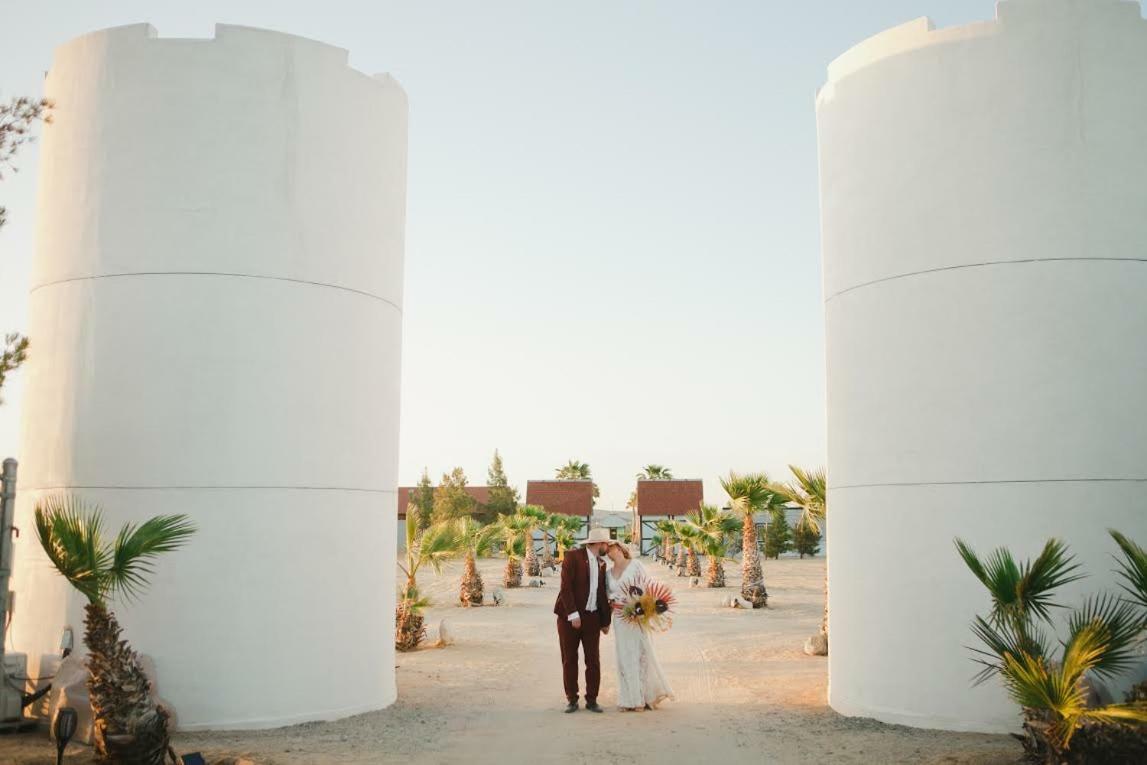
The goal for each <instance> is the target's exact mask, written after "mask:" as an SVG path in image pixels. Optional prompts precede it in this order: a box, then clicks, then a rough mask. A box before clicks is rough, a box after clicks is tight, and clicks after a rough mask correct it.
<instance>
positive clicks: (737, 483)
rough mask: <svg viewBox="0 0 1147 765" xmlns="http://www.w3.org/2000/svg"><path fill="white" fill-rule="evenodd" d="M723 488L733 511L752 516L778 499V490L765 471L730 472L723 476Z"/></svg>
mask: <svg viewBox="0 0 1147 765" xmlns="http://www.w3.org/2000/svg"><path fill="white" fill-rule="evenodd" d="M721 488H722V489H724V490H725V493H726V494H728V495H729V501H730V504H731V506H732V508H733V512H735V513H737V514H738V515H741V516H751V515H753V514H755V513H757V512H759V511H761V510H764V509H766V508H767V507H769V506H770V504H771V503H773V502H775V501H777V499H778V497H777V495H778V493H779V492H778V491H777V489H776V488H775V487H773V486H772V485H771V484H770V481H769V477H768V476H767V475H766V474H765V473H736V472H730V473H729V475H728V476H724V477H722V478H721Z"/></svg>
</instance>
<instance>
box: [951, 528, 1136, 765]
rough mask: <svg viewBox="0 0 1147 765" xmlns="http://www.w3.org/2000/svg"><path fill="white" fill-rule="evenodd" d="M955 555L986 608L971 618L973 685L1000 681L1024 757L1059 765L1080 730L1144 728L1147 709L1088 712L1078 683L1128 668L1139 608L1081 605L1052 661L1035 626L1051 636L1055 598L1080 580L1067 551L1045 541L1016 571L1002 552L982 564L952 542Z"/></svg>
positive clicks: (1106, 600) (1121, 603) (1109, 600)
mask: <svg viewBox="0 0 1147 765" xmlns="http://www.w3.org/2000/svg"><path fill="white" fill-rule="evenodd" d="M1112 536H1113V538H1115V540H1116V542H1117V543H1119V544H1120V547H1121V548H1122V549H1123V550H1124V553H1125V554H1126V553H1127V550H1128V549H1129V548H1128V547H1124V545H1123V542H1122V541H1121V539H1122V540H1123V541H1127V542H1129V540H1126V538H1124V537H1122V535H1116V534H1114V533H1113V534H1112ZM956 548H957V551H958V552H959V554H960V556H961V557H962V558H963V559H964V563H965V564H966V565H967V566H968V569H969V570H970V571H971V572H972V573H973V575H975V577H976V578H977V579H979V580H980V582H981V583H983V585H984V586H985V588H987V590H988V594H989V596H990V599H991V604H992V608H991V612H990V613H989V615H988V617H987V618H985V617H983V616H976V618H975V620H974V621H973V623H972V631H973V633H974V634H975V635H976V636H977V637H978V638H979V639H980V642H981V643H982V644H983V646H984V648H982V649H975V652H976V654H977V656H976V657H975V661H976V662H977V663H979V664H981V665H983V666H984V669H983V670H982V671H981V672H980V673H979V674H978V675H977V678H976V682H977V683H979V682H983V681H984V680H985V679H987V678H989V677H993V676H996V675H998V676H999V677H1000V678H1001V680H1002V681H1003V684H1004V688H1005V690H1006V691H1007V692H1008V695H1009V696H1010V697H1011V698H1012V700H1013V701H1015V702H1016V703H1017V704H1018V705H1019V706H1020V707H1021V708H1022V709H1023V710H1024V717H1025V720H1026V721H1025V724H1024V727H1025V729H1026V730H1027V731H1028V736H1029V739H1030V740H1034V741H1036V742H1037V744H1036V745H1035V746H1034V748H1029V751H1036V752H1040V751H1043V750H1044V749H1046V750H1047V752H1048V753H1049V754H1050V756H1051V757H1052V758H1054V761H1056V762H1059V761H1060V760H1062V759H1064V753H1065V752H1067V751H1068V750H1069V749H1070V747H1071V742H1072V738H1073V736H1074V735H1075V733H1076V732H1077V731H1078V730H1080V728H1081V726H1083V725H1084V724H1085V723H1093V724H1110V723H1138V724H1141V725H1142V724H1147V702H1142V701H1132V702H1129V703H1126V704H1111V705H1107V706H1103V707H1098V708H1093V707H1089V706H1088V704H1087V694H1086V687H1085V683H1084V680H1085V678H1086V677H1087V676H1088V675H1089V674H1094V675H1096V676H1098V677H1114V676H1117V675H1119V674H1120V673H1122V672H1124V671H1126V670H1127V669H1129V668H1131V667H1132V666H1134V664H1135V662H1136V659H1137V657H1136V655H1135V651H1136V647H1137V645H1138V641H1139V640H1140V639H1141V638H1140V636H1141V632H1142V630H1143V627H1144V618H1143V614H1142V613H1140V611H1141V609H1142V605H1141V603H1139V602H1138V600H1124V599H1121V598H1118V597H1115V596H1113V595H1110V594H1103V595H1099V596H1093V597H1091V598H1088V599H1087V600H1086V601H1085V602H1084V604H1083V606H1082V608H1079V609H1076V610H1075V611H1073V612H1072V613H1071V614H1070V616H1069V618H1068V620H1067V633H1068V636H1067V639H1066V640H1064V641H1063V642H1062V646H1063V648H1062V652H1061V654H1060V657H1059V659H1058V660H1057V659H1055V658H1054V657H1053V656H1052V655H1051V654H1052V650H1053V645H1052V641H1051V640H1049V639H1048V637H1047V635H1046V634H1045V633H1044V631H1043V630H1041V629H1040V628H1039V624H1040V623H1043V624H1045V625H1046V626H1047V627H1048V628H1050V627H1051V626H1052V625H1051V613H1052V609H1054V608H1062V607H1063V605H1062V604H1061V603H1058V602H1056V600H1055V590H1056V589H1057V588H1059V587H1061V586H1062V585H1064V584H1067V583H1069V582H1074V581H1077V580H1079V579H1081V578H1082V576H1083V575H1082V574H1080V573H1078V570H1079V566H1078V565H1077V564H1076V563H1075V562H1074V558H1073V557H1072V556H1071V555H1070V554H1069V553H1068V550H1067V547H1066V546H1065V545H1064V544H1063V543H1062V542H1060V541H1059V540H1057V539H1050V540H1048V541H1047V543H1046V544H1045V545H1044V548H1043V551H1042V552H1041V553H1040V555H1039V556H1038V557H1037V558H1036V559H1035V560H1034V561H1024V562H1023V563H1017V562H1016V560H1015V558H1014V557H1013V556H1012V554H1011V552H1010V551H1009V550H1007V549H1006V548H1002V547H1001V548H998V549H997V550H995V551H994V552H993V553H991V555H989V556H988V557H987V558H986V559H981V558H980V557H979V556H977V555H976V553H975V552H974V551H973V550H972V549H971V547H969V546H968V545H967V544H966V543H965V542H963V541H962V540H959V539H957V540H956ZM1131 549H1132V550H1134V548H1133V547H1132V548H1131ZM1124 574H1126V571H1124ZM1026 741H1027V740H1025V742H1026ZM1025 746H1028V744H1027V743H1025ZM1102 754H1103V753H1101V752H1095V753H1091V755H1087V756H1094V755H1099V756H1102ZM1087 756H1085V757H1084V759H1087ZM1081 761H1082V760H1081ZM1088 761H1090V760H1088ZM1096 761H1098V760H1096Z"/></svg>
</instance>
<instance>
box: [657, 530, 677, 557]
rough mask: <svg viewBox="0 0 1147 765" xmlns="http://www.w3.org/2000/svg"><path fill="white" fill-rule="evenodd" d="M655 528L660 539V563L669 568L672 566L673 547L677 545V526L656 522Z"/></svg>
mask: <svg viewBox="0 0 1147 765" xmlns="http://www.w3.org/2000/svg"><path fill="white" fill-rule="evenodd" d="M655 528H656V529H657V533H658V535H659V536H660V537H661V545H662V550H661V561H662V562H663V563H665V564H667V565H670V566H671V565H673V557H672V556H673V547H674V546H675V545H676V544H677V526H676V524H675V523H674V522H673V521H669V520H664V521H658V522H657V525H656V526H655Z"/></svg>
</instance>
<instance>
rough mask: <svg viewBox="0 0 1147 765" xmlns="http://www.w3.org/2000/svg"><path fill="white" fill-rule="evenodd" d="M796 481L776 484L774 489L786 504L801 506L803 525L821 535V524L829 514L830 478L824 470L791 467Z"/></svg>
mask: <svg viewBox="0 0 1147 765" xmlns="http://www.w3.org/2000/svg"><path fill="white" fill-rule="evenodd" d="M789 471H790V472H791V473H792V474H793V478H794V480H793V481H791V482H789V483H774V484H772V488H773V489H774V490H775V491H776V492H777V493H778V494H779V495H780V496H781V497H783V498H784V500H785V501H786V502H791V503H792V504H794V505H799V506H800V508H801V511H802V513H801V523H803V524H805V525H807V526H809V527H810V528H811V529H812V530H813V531H815V532H816V533H817V535H819V534H820V533H821V528H820V524H821V523H823V522H824V519H825V517H826V515H827V513H828V477H827V474H826V473H825V470H824V468H819V469H817V470H805V469H804V468H799V467H797V466H796V465H789Z"/></svg>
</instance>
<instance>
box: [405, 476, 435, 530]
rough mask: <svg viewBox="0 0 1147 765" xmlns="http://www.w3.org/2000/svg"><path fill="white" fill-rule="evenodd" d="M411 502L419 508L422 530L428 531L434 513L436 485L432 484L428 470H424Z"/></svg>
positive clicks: (412, 494)
mask: <svg viewBox="0 0 1147 765" xmlns="http://www.w3.org/2000/svg"><path fill="white" fill-rule="evenodd" d="M410 501H411V503H412V504H413V505H414V506H415V507H417V508H418V513H419V515H418V517H419V519H420V523H421V528H422V529H426V527H427V526H429V525H430V516H431V514H432V513H433V512H434V485H433V484H432V483H430V474H429V473H428V472H427V470H426V468H422V477H421V478H420V479H418V486H416V487H415V489H414V491H413V492H412V493H411V496H410Z"/></svg>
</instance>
